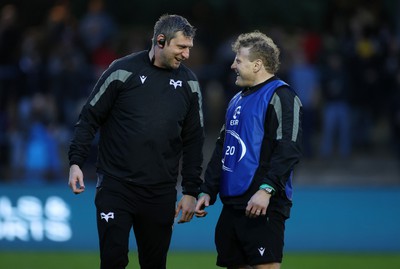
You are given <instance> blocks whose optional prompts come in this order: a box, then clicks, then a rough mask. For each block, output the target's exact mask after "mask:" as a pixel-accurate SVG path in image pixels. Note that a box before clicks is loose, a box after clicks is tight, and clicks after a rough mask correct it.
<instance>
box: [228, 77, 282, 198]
mask: <svg viewBox="0 0 400 269" xmlns="http://www.w3.org/2000/svg"><path fill="white" fill-rule="evenodd" d="M284 85H285V86H287V84H286V83H285V82H283V81H282V80H273V81H271V82H270V83H267V84H266V85H265V86H263V87H262V88H261V89H259V90H258V91H256V92H254V93H251V94H249V95H246V96H242V94H241V92H239V93H238V94H236V95H235V96H234V97H233V98H232V100H231V101H230V103H229V106H228V109H227V113H226V123H225V126H226V133H225V140H224V147H223V150H224V151H225V152H223V155H224V156H223V158H222V170H223V172H222V181H221V189H220V195H221V196H238V195H241V194H243V193H244V192H246V190H247V189H248V188H249V186H250V184H251V182H252V180H253V176H254V173H255V172H256V170H257V168H258V166H259V161H260V151H261V144H262V141H263V137H264V123H265V117H266V112H267V107H268V104H269V103H270V101H271V98H272V96H273V94H274V92H275V91H276V89H277V88H279V87H280V86H284Z"/></svg>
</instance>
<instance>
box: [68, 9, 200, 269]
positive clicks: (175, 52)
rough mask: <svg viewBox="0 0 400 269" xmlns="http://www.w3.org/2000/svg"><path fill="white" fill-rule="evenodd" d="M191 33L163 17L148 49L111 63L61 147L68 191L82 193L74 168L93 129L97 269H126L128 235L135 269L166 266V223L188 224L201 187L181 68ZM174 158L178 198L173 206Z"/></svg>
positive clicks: (187, 83)
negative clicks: (67, 167)
mask: <svg viewBox="0 0 400 269" xmlns="http://www.w3.org/2000/svg"><path fill="white" fill-rule="evenodd" d="M194 36H195V28H194V27H193V26H192V25H190V23H189V22H188V21H187V20H186V19H185V18H183V17H181V16H178V15H163V16H161V17H160V19H159V20H158V21H157V22H156V24H155V26H154V34H153V38H152V47H151V49H150V50H149V51H141V52H138V53H134V54H131V55H128V56H126V57H123V58H121V59H118V60H116V61H114V62H113V63H112V64H111V65H110V67H109V68H108V69H107V70H106V71H105V72H104V73H103V74H102V76H101V77H100V79H99V80H98V82H97V84H96V85H95V87H94V89H93V91H92V93H91V95H90V96H89V98H88V100H87V103H86V104H85V106H84V107H83V109H82V112H81V114H80V116H79V121H78V122H77V124H76V126H75V134H74V137H73V139H72V142H71V146H70V149H69V160H70V175H69V186H70V187H71V189H72V191H73V192H74V193H75V194H79V193H81V192H83V191H84V189H85V186H84V181H83V174H82V170H81V168H82V165H83V164H84V162H85V159H86V158H87V156H88V154H89V150H90V145H91V143H92V140H93V138H94V137H95V134H96V132H97V131H98V130H100V141H99V150H98V160H97V173H98V181H97V193H96V198H95V204H96V209H97V228H98V235H99V242H100V256H101V268H102V269H108V268H110V269H111V268H112V269H117V268H118V269H119V268H125V267H126V266H127V264H128V246H129V233H130V230H131V228H133V231H134V233H135V237H136V242H137V247H138V253H139V263H140V265H141V268H146V269H160V268H165V267H166V257H167V252H168V248H169V244H170V240H171V234H172V226H173V223H174V217H178V215H179V213H180V212H181V217H180V219H179V220H178V223H184V222H189V221H190V220H191V219H192V217H193V215H194V210H195V204H196V197H197V195H198V193H199V186H200V184H201V182H202V180H201V178H200V174H201V171H202V167H201V165H202V160H203V156H202V147H203V141H204V131H203V114H202V103H201V102H202V99H201V92H200V87H199V83H198V80H197V78H196V76H195V74H194V73H193V72H192V71H190V70H189V69H188V68H187V67H185V66H184V65H183V64H182V61H184V60H186V59H187V58H189V52H190V49H191V48H192V47H193V39H194ZM181 157H182V169H181V174H182V192H183V197H182V199H181V200H180V201H179V203H178V205H177V206H176V207H175V203H176V196H177V192H176V184H177V177H178V173H179V162H180V159H181Z"/></svg>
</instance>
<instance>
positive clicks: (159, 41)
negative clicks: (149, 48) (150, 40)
mask: <svg viewBox="0 0 400 269" xmlns="http://www.w3.org/2000/svg"><path fill="white" fill-rule="evenodd" d="M157 43H158V45H160V47H161V48H164V46H165V38H161V39H160V40H158V41H157Z"/></svg>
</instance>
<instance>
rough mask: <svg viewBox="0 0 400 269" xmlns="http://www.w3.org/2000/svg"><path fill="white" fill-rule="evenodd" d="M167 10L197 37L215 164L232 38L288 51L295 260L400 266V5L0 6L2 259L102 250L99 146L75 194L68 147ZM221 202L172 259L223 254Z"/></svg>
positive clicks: (340, 0) (79, 0)
mask: <svg viewBox="0 0 400 269" xmlns="http://www.w3.org/2000/svg"><path fill="white" fill-rule="evenodd" d="M163 13H171V14H172V13H177V14H181V15H183V16H185V17H187V18H188V19H189V21H190V22H191V23H192V24H193V25H194V26H195V27H196V28H197V29H198V30H197V36H196V39H195V47H194V48H193V50H192V53H191V57H190V59H189V60H188V61H187V63H186V64H187V65H188V66H190V67H191V68H192V69H193V70H194V71H195V73H196V74H197V76H198V78H199V80H200V82H201V85H202V91H203V97H204V109H205V120H206V134H207V137H206V143H205V146H204V153H205V161H207V160H208V159H209V157H210V154H211V151H212V149H213V144H214V141H215V139H216V136H217V132H218V130H219V128H220V126H221V124H222V121H223V116H224V110H225V107H226V104H227V101H228V100H229V99H230V97H232V95H233V94H234V93H235V92H236V88H235V86H234V84H233V83H234V78H233V76H234V74H233V72H232V71H231V70H230V65H231V62H232V61H233V58H234V54H233V53H232V51H231V49H230V44H231V42H232V41H233V40H234V39H235V38H236V36H237V35H238V34H240V33H242V32H245V31H251V30H254V29H258V30H261V31H263V32H265V33H266V34H267V35H269V36H271V37H272V38H273V39H274V40H275V41H276V42H277V43H278V45H279V46H280V48H281V56H282V57H281V61H282V63H281V70H280V72H279V74H278V75H279V76H280V77H282V78H283V79H285V80H286V81H288V82H289V83H290V84H291V85H292V86H293V87H294V88H295V89H296V90H297V91H298V94H299V95H300V98H301V100H302V102H303V105H304V125H303V130H304V153H305V156H304V159H303V160H302V162H301V163H300V164H299V165H298V169H297V171H296V177H295V196H294V208H293V214H292V218H291V219H289V221H288V223H287V237H286V250H287V251H288V253H289V254H290V253H346V255H349V254H350V255H352V254H354V256H355V257H356V256H357V255H356V254H355V253H358V254H359V253H364V254H366V255H367V256H368V255H371V253H378V254H387V253H390V254H391V255H392V256H391V257H395V258H391V259H388V258H387V257H386V258H382V261H383V260H389V261H391V264H392V266H395V267H393V268H400V265H399V264H400V232H399V229H398V227H400V209H399V204H400V1H397V0H369V1H368V0H365V1H362V0H353V1H344V0H325V1H320V0H303V1H296V0H280V1H265V0H264V1H262V0H249V1H239V0H170V1H152V2H151V1H133V0H132V1H122V0H112V1H111V0H69V1H68V0H64V1H55V0H35V1H24V0H15V1H4V0H0V257H1V255H2V254H4V253H9V251H16V252H18V253H19V255H20V253H23V252H30V251H39V252H43V253H46V252H48V251H61V252H71V251H89V252H96V251H97V238H96V230H95V222H94V206H93V196H94V182H95V167H94V163H95V158H96V154H95V153H96V144H95V143H94V144H93V152H92V153H93V154H91V156H90V158H89V160H88V162H87V164H86V166H85V167H84V172H85V179H86V182H87V184H88V185H89V187H88V188H87V192H86V193H85V194H83V195H81V196H74V195H72V193H71V192H70V190H69V189H68V187H67V177H68V162H67V149H68V143H69V140H70V138H71V134H72V132H73V125H74V123H75V121H76V120H77V117H78V113H79V110H80V108H81V106H82V104H83V102H84V101H85V98H86V97H87V96H88V94H89V93H90V91H91V89H92V87H93V85H94V83H95V82H96V80H97V78H98V77H99V75H100V74H101V73H102V72H103V70H104V69H105V68H106V67H107V66H108V65H109V64H110V63H111V62H112V61H113V60H114V59H116V58H118V57H121V56H124V55H126V54H129V53H130V52H133V51H138V50H143V49H147V48H149V46H150V39H151V34H152V27H153V24H154V22H155V21H156V20H157V19H158V17H159V16H160V15H162V14H163ZM220 206H221V205H220V204H217V205H216V206H215V207H212V208H210V214H209V216H208V217H207V218H206V219H195V220H194V221H193V222H192V223H190V224H187V225H186V224H185V225H182V226H181V225H176V226H175V232H174V235H173V240H172V243H171V251H172V252H175V251H177V252H179V251H190V252H194V253H202V252H210V253H213V252H214V245H213V229H214V225H215V222H216V218H217V216H218V212H219V210H220ZM189 238H190V239H189ZM188 239H189V240H188ZM132 241H133V240H132ZM132 248H133V249H134V248H135V247H134V243H132ZM212 257H213V256H212ZM292 257H296V259H298V260H301V258H299V256H292ZM361 257H365V256H361ZM292 259H293V258H292ZM361 259H364V258H360V260H361ZM2 261H3V262H4V259H3V258H0V268H3V267H4V268H8V267H7V266H6V265H5V264H2ZM389 266H390V265H389ZM396 266H397V267H396ZM93 267H96V264H95V265H94V266H93ZM24 268H28V267H24ZM30 268H41V267H35V265H32V267H30ZM182 268H184V267H182ZM193 268H194V267H193ZM284 268H285V267H284ZM286 268H307V267H301V266H299V267H286ZM309 268H311V267H309ZM316 268H318V267H316ZM320 268H328V267H323V266H321V267H320ZM343 268H346V267H343ZM352 268H356V267H352ZM360 268H369V267H360ZM371 268H373V267H371ZM386 268H389V267H386Z"/></svg>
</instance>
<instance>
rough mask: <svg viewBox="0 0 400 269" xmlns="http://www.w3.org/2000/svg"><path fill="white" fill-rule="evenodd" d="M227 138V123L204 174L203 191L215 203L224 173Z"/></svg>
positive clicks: (222, 129) (201, 188) (223, 127)
mask: <svg viewBox="0 0 400 269" xmlns="http://www.w3.org/2000/svg"><path fill="white" fill-rule="evenodd" d="M224 139H225V125H223V126H222V128H221V131H220V135H219V137H218V139H217V142H216V143H215V148H214V152H213V154H212V156H211V159H210V161H209V163H208V165H207V169H206V172H205V175H204V183H203V184H202V185H201V187H200V190H201V192H204V193H207V194H209V195H210V197H211V200H210V203H211V204H214V203H215V201H216V199H217V195H218V192H219V185H220V181H221V174H222V169H221V167H222V163H221V162H222V150H223V146H224Z"/></svg>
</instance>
